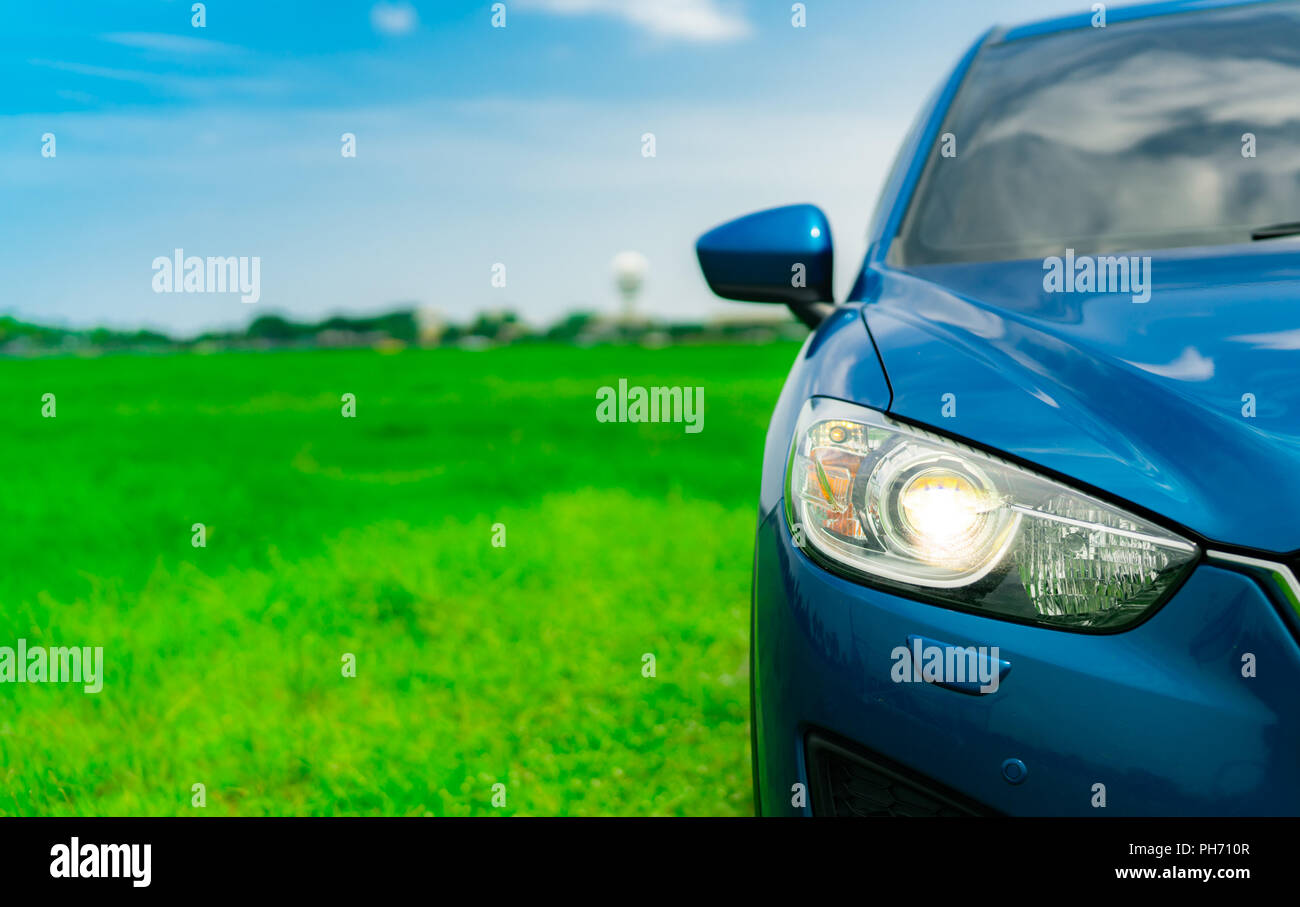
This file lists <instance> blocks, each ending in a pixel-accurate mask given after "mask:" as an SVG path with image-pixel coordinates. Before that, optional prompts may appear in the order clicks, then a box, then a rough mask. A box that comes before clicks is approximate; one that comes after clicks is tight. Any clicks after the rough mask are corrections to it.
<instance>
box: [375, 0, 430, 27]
mask: <svg viewBox="0 0 1300 907" xmlns="http://www.w3.org/2000/svg"><path fill="white" fill-rule="evenodd" d="M418 21H419V17H418V16H417V15H416V12H415V7H414V6H411V4H409V3H405V2H398V3H389V2H380V3H376V4H375V5H374V6H373V7H371V8H370V25H371V27H372V28H374V30H375V31H377V32H379V33H380V34H381V35H409V34H410V33H411V32H413V31H415V25H416V23H417V22H418Z"/></svg>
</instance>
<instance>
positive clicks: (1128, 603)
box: [786, 398, 1199, 630]
mask: <svg viewBox="0 0 1300 907" xmlns="http://www.w3.org/2000/svg"><path fill="white" fill-rule="evenodd" d="M786 517H787V520H788V522H789V525H790V528H791V531H792V533H793V534H794V538H795V540H796V542H797V543H800V544H803V545H806V546H807V547H809V548H811V550H812V552H813V553H814V554H815V555H816V556H818V557H819V559H821V560H823V561H826V562H829V563H828V565H829V566H831V567H833V568H839V569H841V570H842V571H845V572H849V573H851V574H853V575H854V576H857V577H860V578H863V579H866V580H869V581H875V582H879V583H881V584H884V585H887V586H892V587H896V588H898V589H900V591H903V592H904V593H907V594H911V595H913V596H916V597H922V598H928V599H931V600H934V601H936V602H940V603H947V604H951V605H955V606H958V607H961V608H965V609H969V610H975V611H980V612H986V613H989V614H990V615H992V616H1001V617H1010V618H1015V619H1020V620H1026V621H1032V622H1035V623H1041V624H1047V625H1050V626H1056V627H1063V628H1070V629H1079V630H1089V629H1091V630H1114V629H1120V628H1122V627H1124V626H1127V625H1129V624H1132V623H1135V622H1136V621H1138V620H1140V619H1141V617H1142V615H1143V614H1144V613H1145V612H1146V611H1147V610H1148V609H1149V608H1150V607H1152V606H1153V605H1156V604H1158V603H1159V602H1160V601H1162V600H1163V599H1164V597H1165V595H1166V594H1167V593H1169V592H1170V591H1172V589H1173V588H1174V587H1175V586H1177V584H1178V583H1179V581H1181V579H1182V578H1183V577H1184V576H1185V575H1186V574H1187V572H1188V571H1189V570H1190V569H1191V567H1192V565H1193V564H1194V562H1195V561H1196V559H1197V557H1198V555H1199V551H1198V549H1197V547H1196V546H1195V545H1194V544H1193V543H1191V542H1190V541H1187V540H1186V539H1183V538H1181V537H1179V536H1177V535H1175V534H1173V533H1171V532H1169V531H1167V530H1165V529H1163V528H1161V527H1159V526H1156V525H1154V524H1152V523H1150V522H1148V521H1146V520H1144V519H1142V518H1140V517H1137V516H1134V515H1133V514H1130V513H1127V512H1125V511H1123V510H1120V509H1119V508H1117V507H1114V506H1112V505H1110V504H1107V503H1105V502H1104V501H1101V500H1098V499H1096V498H1094V497H1091V496H1089V495H1086V494H1083V493H1081V492H1077V491H1074V490H1072V489H1070V488H1068V487H1066V486H1064V485H1061V484H1060V483H1058V482H1055V481H1053V480H1051V479H1047V478H1045V477H1043V476H1040V475H1037V474H1035V473H1032V472H1030V471H1029V470H1026V469H1023V468H1021V467H1019V466H1016V465H1015V464H1012V463H1010V462H1007V461H1005V460H1002V459H1000V458H997V457H994V456H992V455H990V454H986V453H983V452H982V451H977V450H974V449H972V448H969V447H966V446H965V445H962V444H959V443H957V442H955V441H951V440H949V439H946V438H943V437H941V436H939V435H935V434H931V433H930V432H926V431H922V430H920V429H916V428H912V427H910V426H907V425H904V424H902V423H899V422H895V421H893V420H890V419H888V418H887V417H885V416H884V415H882V414H880V413H878V412H876V411H874V410H870V409H866V408H863V407H859V406H854V405H851V404H848V403H843V402H840V401H837V400H829V399H825V398H814V399H813V400H812V401H810V402H809V403H808V404H807V405H806V406H805V407H804V411H803V413H802V415H801V416H800V419H799V425H798V428H797V430H796V433H795V442H794V447H793V449H792V451H791V456H790V464H789V469H788V472H787V476H786Z"/></svg>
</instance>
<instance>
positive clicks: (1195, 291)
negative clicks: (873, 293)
mask: <svg viewBox="0 0 1300 907" xmlns="http://www.w3.org/2000/svg"><path fill="white" fill-rule="evenodd" d="M1286 246H1287V248H1286V249H1280V248H1277V247H1270V248H1261V246H1260V245H1258V244H1257V245H1256V246H1253V247H1249V248H1248V249H1247V250H1246V251H1245V252H1240V251H1238V252H1236V253H1234V254H1228V253H1226V252H1222V253H1220V254H1217V255H1216V254H1206V253H1205V252H1204V251H1203V250H1202V251H1201V253H1200V254H1199V255H1198V254H1196V253H1197V251H1198V250H1179V251H1178V252H1177V253H1174V254H1170V253H1167V254H1164V255H1160V256H1156V257H1155V258H1154V260H1153V263H1152V265H1151V268H1150V270H1151V273H1152V274H1153V275H1155V279H1154V284H1153V289H1152V301H1150V302H1148V303H1134V302H1133V301H1132V300H1131V299H1130V297H1129V296H1125V295H1121V294H1115V293H1093V294H1085V293H1047V292H1044V290H1043V286H1042V276H1043V266H1042V263H1041V262H1040V261H1028V262H998V263H995V264H989V265H944V266H933V267H928V268H918V269H914V271H913V272H911V273H908V272H897V271H891V270H889V269H887V268H882V269H881V270H880V274H881V281H882V284H883V286H882V288H881V292H880V293H879V296H878V299H877V301H875V302H873V303H871V304H869V305H867V306H865V307H864V312H865V318H866V321H867V324H868V326H869V327H870V332H871V335H872V337H873V340H874V344H875V348H874V349H873V350H872V352H875V351H876V350H878V351H879V356H880V358H881V360H882V361H883V363H884V368H885V371H886V373H887V374H888V376H889V380H890V382H891V384H892V386H893V388H894V395H893V401H892V405H891V412H893V413H894V414H896V415H898V416H901V417H903V418H907V419H911V420H915V421H917V422H922V423H926V424H929V425H932V426H935V427H937V428H939V429H940V430H943V431H945V432H949V433H951V434H954V435H957V436H959V437H963V438H968V439H972V440H974V441H976V442H978V443H979V444H981V445H984V446H989V447H992V448H994V449H996V450H999V451H1001V452H1004V453H1007V454H1011V455H1013V456H1016V457H1020V458H1022V459H1024V460H1025V461H1027V462H1030V463H1032V464H1035V465H1038V466H1041V467H1044V468H1046V469H1047V470H1049V471H1053V472H1056V473H1059V474H1063V475H1067V476H1069V477H1071V478H1072V479H1073V480H1075V482H1076V483H1082V484H1084V485H1088V486H1091V487H1093V488H1097V489H1103V490H1104V491H1106V492H1107V493H1109V494H1110V495H1111V496H1113V497H1116V498H1119V499H1121V500H1123V501H1126V502H1129V503H1132V504H1135V505H1137V506H1138V507H1139V508H1142V509H1145V510H1146V511H1148V512H1151V513H1158V514H1160V515H1161V516H1163V517H1164V519H1165V521H1166V522H1170V521H1171V522H1173V523H1174V524H1176V525H1178V526H1180V527H1186V528H1187V529H1190V530H1191V531H1192V532H1194V533H1196V534H1197V535H1199V536H1200V537H1201V538H1203V539H1209V540H1213V541H1215V542H1218V543H1220V544H1225V545H1236V546H1245V547H1249V548H1252V549H1256V550H1260V551H1272V552H1290V551H1293V550H1295V549H1297V548H1300V520H1298V519H1296V516H1295V515H1296V514H1297V513H1300V480H1298V477H1300V381H1297V380H1296V376H1297V375H1298V374H1300V316H1297V312H1298V311H1300V248H1297V246H1296V243H1294V242H1293V241H1289V240H1288V241H1286ZM921 275H924V278H926V279H922V276H921ZM946 404H948V406H947V409H945V405H946ZM941 411H942V412H946V413H947V415H948V417H944V416H942V415H941ZM1193 452H1194V453H1195V454H1196V455H1195V456H1189V453H1193Z"/></svg>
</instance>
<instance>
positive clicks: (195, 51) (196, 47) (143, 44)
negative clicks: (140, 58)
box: [103, 32, 244, 56]
mask: <svg viewBox="0 0 1300 907" xmlns="http://www.w3.org/2000/svg"><path fill="white" fill-rule="evenodd" d="M103 39H104V40H105V41H107V42H109V43H110V44H117V45H120V46H122V47H132V48H135V49H137V50H146V51H154V52H157V53H163V54H171V55H175V56H193V55H199V54H240V53H243V52H244V49H243V48H242V47H236V46H235V45H233V44H223V43H222V42H220V41H209V40H208V39H207V38H193V37H189V36H187V35H168V34H161V33H158V32H114V33H113V34H109V35H104V36H103Z"/></svg>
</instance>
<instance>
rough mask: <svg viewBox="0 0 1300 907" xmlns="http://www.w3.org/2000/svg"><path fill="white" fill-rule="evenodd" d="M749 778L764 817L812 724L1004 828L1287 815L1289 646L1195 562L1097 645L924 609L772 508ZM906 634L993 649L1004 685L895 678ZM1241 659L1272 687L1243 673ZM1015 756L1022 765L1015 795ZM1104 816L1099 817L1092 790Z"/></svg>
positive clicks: (1292, 666) (1298, 708) (1299, 739)
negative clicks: (1149, 612)
mask: <svg viewBox="0 0 1300 907" xmlns="http://www.w3.org/2000/svg"><path fill="white" fill-rule="evenodd" d="M754 624H755V640H754V641H755V651H754V664H753V671H754V674H753V676H754V677H755V678H756V681H757V683H756V693H757V695H756V700H755V705H756V709H755V712H756V715H755V729H756V734H757V737H758V739H759V741H760V746H759V748H758V751H757V754H756V759H755V768H756V771H757V773H758V778H757V780H758V785H757V786H758V788H759V790H760V796H761V801H762V808H761V810H762V813H763V815H806V814H808V813H809V812H810V811H811V810H810V809H799V808H795V807H792V806H791V802H790V788H791V785H792V784H795V783H800V782H806V780H807V775H806V768H805V766H804V762H803V758H804V757H803V745H804V744H803V741H804V737H805V735H806V734H807V732H808V731H809V730H810V729H812V728H821V729H825V730H829V731H832V732H834V733H836V734H839V735H840V736H843V737H846V738H848V739H850V740H854V741H857V742H858V743H859V744H861V745H862V746H865V747H867V748H869V749H871V750H874V751H875V752H877V753H879V754H880V755H883V756H885V757H887V758H889V759H892V760H894V761H895V762H899V763H902V764H903V765H906V766H908V767H910V768H912V769H913V770H914V771H917V772H920V773H922V774H924V775H926V776H928V777H930V778H932V779H934V780H936V781H938V782H940V783H942V784H945V785H947V786H949V787H952V788H954V789H956V790H958V791H960V792H962V793H964V794H966V795H967V796H969V797H972V798H973V799H975V800H976V801H978V802H980V803H982V804H984V805H985V806H986V807H988V808H989V809H991V810H995V811H999V812H1004V813H1010V814H1016V815H1043V816H1049V815H1050V816H1084V815H1126V816H1133V815H1176V816H1181V815H1204V816H1219V815H1295V814H1297V813H1300V772H1297V771H1296V770H1295V767H1296V753H1298V752H1300V697H1296V696H1295V690H1296V689H1297V688H1300V649H1298V648H1297V646H1296V645H1295V641H1294V639H1293V638H1292V636H1291V634H1290V633H1289V632H1288V631H1287V629H1286V626H1285V625H1284V624H1283V622H1282V619H1281V617H1280V616H1279V610H1278V607H1277V605H1276V604H1275V603H1274V602H1272V601H1270V600H1269V599H1268V598H1267V597H1266V596H1265V595H1264V593H1263V591H1262V590H1261V588H1260V586H1259V585H1258V584H1257V583H1256V582H1255V581H1254V580H1252V579H1251V578H1250V577H1247V576H1245V575H1243V574H1240V573H1236V572H1233V571H1228V570H1222V569H1218V568H1215V567H1209V566H1204V565H1203V566H1201V567H1199V568H1197V570H1196V571H1195V572H1194V573H1193V574H1192V576H1191V577H1190V578H1189V579H1188V581H1187V583H1186V585H1185V586H1184V587H1183V588H1182V590H1181V591H1180V592H1179V593H1178V595H1177V596H1175V598H1174V599H1173V600H1172V601H1171V602H1170V603H1169V604H1167V605H1165V606H1164V607H1163V608H1161V609H1160V610H1159V611H1158V612H1157V613H1156V614H1155V615H1154V616H1153V617H1152V618H1151V619H1150V620H1148V621H1146V622H1144V623H1142V624H1140V625H1139V626H1137V627H1136V628H1134V629H1133V630H1129V631H1127V632H1124V633H1117V634H1112V635H1104V636H1095V635H1088V634H1081V633H1062V632H1059V631H1056V630H1051V629H1046V628H1042V627H1032V626H1026V625H1023V624H1013V623H1008V622H1006V621H1000V620H995V619H992V618H987V617H981V616H978V615H974V614H967V613H964V612H960V611H950V610H946V609H943V608H936V607H934V606H932V605H928V604H925V603H924V602H918V601H912V600H909V599H905V598H901V597H899V596H896V595H892V594H890V593H887V592H883V591H879V590H876V589H871V588H867V587H865V586H860V585H857V584H855V583H852V582H850V581H848V580H845V579H842V578H840V577H838V576H835V575H833V574H830V573H828V572H826V571H825V570H823V569H821V568H820V567H818V566H816V565H815V564H814V563H813V562H812V561H811V560H809V559H808V557H807V556H806V555H805V554H804V553H803V552H802V551H800V550H799V549H798V548H796V547H795V546H794V545H793V544H792V539H791V537H790V534H789V532H788V530H787V529H786V527H785V522H784V520H783V519H782V518H781V515H780V514H779V513H778V514H774V515H772V516H771V517H769V518H768V519H766V520H764V521H763V522H762V523H761V524H760V526H759V530H758V535H757V556H756V560H755V576H754ZM912 634H917V635H923V636H927V637H931V638H934V639H941V640H944V641H946V642H950V643H953V644H957V645H964V646H977V647H979V646H987V647H992V646H998V647H999V649H1000V651H1001V653H1002V655H1003V656H1004V657H1005V658H1006V659H1007V660H1008V661H1010V662H1011V663H1012V664H1013V665H1014V666H1015V668H1014V670H1013V671H1011V672H1010V674H1008V676H1007V678H1006V680H1005V682H1003V683H1002V684H1000V685H999V687H998V690H997V692H995V693H992V694H989V695H986V696H961V695H955V694H954V693H952V692H950V691H949V690H945V689H941V688H939V687H936V686H934V685H933V684H928V683H895V682H893V680H892V679H891V676H890V669H891V667H892V666H893V660H892V659H891V657H890V656H891V652H892V650H893V649H894V647H895V646H897V645H899V641H900V640H901V639H905V638H906V637H907V636H908V635H912ZM1246 652H1250V653H1253V654H1254V655H1255V656H1256V658H1257V661H1258V663H1259V664H1261V665H1263V664H1268V665H1269V666H1270V668H1269V671H1268V673H1267V675H1266V674H1265V672H1263V671H1260V673H1259V676H1257V677H1253V678H1250V679H1244V678H1243V677H1242V675H1241V665H1242V662H1241V656H1242V654H1243V653H1246ZM1009 753H1014V754H1015V757H1016V758H1019V759H1021V760H1023V761H1024V763H1025V764H1026V765H1027V766H1028V767H1029V774H1028V777H1027V778H1026V779H1025V780H1024V783H1022V784H1019V785H1014V786H1012V785H1009V784H1007V783H1006V780H1005V779H1004V778H1003V776H1002V771H1001V766H1002V763H1003V761H1004V760H1006V759H1007V758H1008V754H1009ZM1098 783H1100V784H1104V785H1105V786H1106V807H1105V809H1104V810H1103V809H1098V808H1095V807H1093V806H1092V797H1093V785H1094V784H1098Z"/></svg>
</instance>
